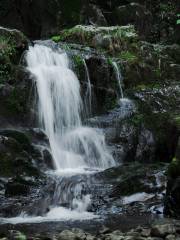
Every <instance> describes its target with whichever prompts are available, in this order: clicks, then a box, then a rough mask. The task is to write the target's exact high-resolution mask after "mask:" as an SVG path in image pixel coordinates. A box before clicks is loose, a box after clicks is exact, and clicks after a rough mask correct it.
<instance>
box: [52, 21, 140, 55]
mask: <svg viewBox="0 0 180 240" xmlns="http://www.w3.org/2000/svg"><path fill="white" fill-rule="evenodd" d="M107 36H108V38H107ZM108 39H110V41H108V44H104V43H105V41H106V42H107V40H108ZM52 40H55V41H56V40H59V41H65V42H69V43H79V44H83V45H86V46H91V47H94V48H97V49H104V50H106V51H113V49H111V48H113V47H114V46H117V48H122V49H123V48H124V49H127V46H129V45H130V44H131V43H133V42H137V35H136V32H135V30H134V27H133V26H122V27H118V26H117V27H94V26H83V25H77V26H75V27H73V28H71V29H67V30H63V31H61V32H60V34H59V35H58V36H56V37H55V36H54V37H52Z"/></svg>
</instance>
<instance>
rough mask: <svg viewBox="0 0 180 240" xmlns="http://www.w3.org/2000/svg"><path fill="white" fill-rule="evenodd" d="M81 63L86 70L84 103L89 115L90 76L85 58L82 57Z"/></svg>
mask: <svg viewBox="0 0 180 240" xmlns="http://www.w3.org/2000/svg"><path fill="white" fill-rule="evenodd" d="M83 64H84V68H85V72H86V78H87V79H86V80H87V88H86V94H85V97H86V99H85V104H86V105H87V106H86V111H87V112H88V113H89V115H91V104H92V89H91V80H90V76H89V70H88V67H87V64H86V61H85V59H83Z"/></svg>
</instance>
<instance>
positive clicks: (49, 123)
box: [26, 44, 114, 171]
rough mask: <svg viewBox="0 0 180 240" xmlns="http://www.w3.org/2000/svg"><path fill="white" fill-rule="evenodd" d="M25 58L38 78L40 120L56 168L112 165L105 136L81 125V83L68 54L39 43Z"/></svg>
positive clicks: (36, 79)
mask: <svg viewBox="0 0 180 240" xmlns="http://www.w3.org/2000/svg"><path fill="white" fill-rule="evenodd" d="M26 59H27V64H28V69H29V71H30V72H31V73H32V74H33V76H34V78H35V83H36V86H37V93H38V99H39V102H38V109H39V119H40V123H41V127H42V128H44V131H45V133H46V134H47V136H48V138H49V142H50V147H51V151H52V156H53V159H54V163H55V167H56V169H57V170H60V171H61V170H67V169H72V170H74V169H75V170H77V169H78V168H81V169H85V168H100V169H104V168H108V167H111V166H112V165H113V164H114V161H113V158H112V157H111V155H110V154H109V152H108V150H107V146H106V145H105V140H104V135H103V134H102V133H100V131H98V130H96V129H92V128H88V127H84V126H82V122H81V112H82V111H83V105H82V99H81V96H80V84H79V81H78V79H77V77H76V75H75V74H74V73H73V71H72V70H71V69H70V67H69V61H68V57H67V55H66V53H65V52H62V50H60V49H59V52H54V51H53V50H52V49H51V48H48V47H46V46H42V45H37V44H36V45H35V46H34V47H30V48H29V51H28V53H27V57H26Z"/></svg>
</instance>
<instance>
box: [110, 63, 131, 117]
mask: <svg viewBox="0 0 180 240" xmlns="http://www.w3.org/2000/svg"><path fill="white" fill-rule="evenodd" d="M112 66H113V69H114V72H115V75H116V79H117V83H118V87H119V94H118V95H119V99H118V113H119V116H121V118H125V117H129V116H131V115H132V113H133V112H134V111H135V105H134V103H133V101H132V100H130V99H128V98H125V97H124V93H123V88H122V75H121V71H120V68H119V67H118V64H117V62H115V61H112Z"/></svg>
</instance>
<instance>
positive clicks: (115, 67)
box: [112, 61, 124, 99]
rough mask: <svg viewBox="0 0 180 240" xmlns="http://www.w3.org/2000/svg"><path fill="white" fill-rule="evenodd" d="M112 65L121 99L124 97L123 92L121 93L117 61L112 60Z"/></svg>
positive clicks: (120, 77) (120, 78)
mask: <svg viewBox="0 0 180 240" xmlns="http://www.w3.org/2000/svg"><path fill="white" fill-rule="evenodd" d="M112 66H113V68H114V72H115V74H116V79H117V81H118V86H119V95H120V98H121V99H123V98H124V94H123V89H122V75H121V72H120V70H119V67H118V64H117V62H115V61H113V62H112Z"/></svg>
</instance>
